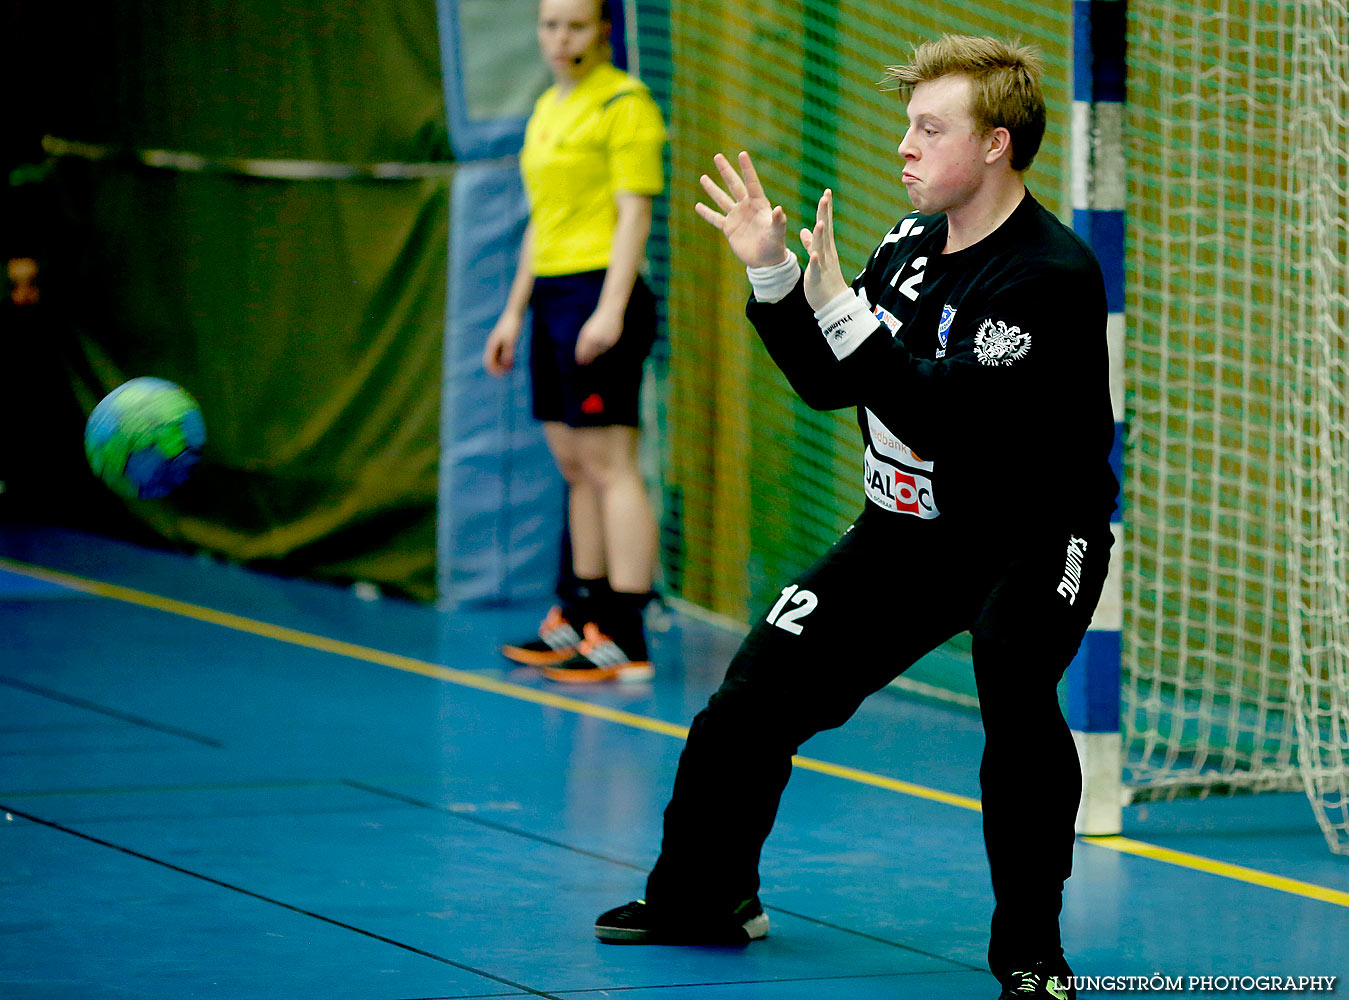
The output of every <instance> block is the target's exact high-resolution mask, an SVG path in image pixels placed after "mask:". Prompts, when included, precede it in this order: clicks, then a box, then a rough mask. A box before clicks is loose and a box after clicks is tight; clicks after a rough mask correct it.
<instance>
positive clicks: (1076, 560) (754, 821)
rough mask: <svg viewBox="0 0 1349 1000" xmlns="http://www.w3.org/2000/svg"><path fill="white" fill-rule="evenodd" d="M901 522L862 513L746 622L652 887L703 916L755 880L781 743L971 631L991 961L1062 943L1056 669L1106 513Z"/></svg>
mask: <svg viewBox="0 0 1349 1000" xmlns="http://www.w3.org/2000/svg"><path fill="white" fill-rule="evenodd" d="M899 520H900V519H899V518H896V517H894V516H885V515H879V516H878V515H876V514H874V513H872V512H868V513H867V514H865V515H863V516H862V517H861V518H859V519H858V522H857V524H856V525H854V527H853V528H851V529H849V531H848V532H846V533H845V534H844V535H843V537H842V538H840V539H839V541H838V542H836V543H835V544H834V546H833V547H832V548H831V549H830V550H829V551H828V552H827V553H826V554H825V555H824V557H823V558H822V559H820V560H819V562H817V563H816V564H815V565H814V566H813V567H812V568H811V569H810V570H808V571H807V572H806V573H805V574H804V575H802V576H801V577H800V579H799V580H796V581H794V582H793V583H792V584H791V585H790V586H789V587H787V588H785V589H784V591H783V594H782V595H781V597H780V599H779V600H778V601H776V602H775V603H774V605H773V607H772V608H770V609H769V610H768V611H767V613H766V614H765V615H763V616H762V617H760V619H759V621H758V622H757V624H755V626H754V628H753V629H752V630H751V631H750V633H749V635H748V636H747V637H746V639H745V641H744V643H743V644H742V645H741V647H740V649H739V651H738V652H737V653H736V655H735V657H734V659H732V661H731V664H730V667H729V669H728V670H727V674H726V679H725V680H724V681H723V683H722V685H721V687H720V689H719V690H718V691H717V692H716V693H715V694H714V695H713V696H712V698H711V699H710V700H709V702H708V704H707V707H706V708H705V709H703V711H702V712H700V713H699V714H698V715H697V716H696V717H695V718H694V720H693V725H692V728H691V731H690V733H689V738H688V742H687V744H686V745H685V748H684V751H683V754H682V755H681V756H680V760H679V769H678V772H677V774H676V776H675V785H674V792H673V795H672V796H671V800H670V803H669V806H668V807H667V808H666V810H665V833H664V840H663V842H662V845H661V854H660V858H659V859H658V860H657V862H656V865H655V867H654V869H653V870H652V872H651V875H650V878H649V879H648V881H647V889H646V898H647V900H648V901H649V902H653V903H657V904H660V905H662V906H667V907H670V908H672V909H676V910H680V911H684V912H687V913H689V914H690V915H697V914H699V913H702V912H713V913H718V912H725V911H727V910H729V909H731V908H733V907H734V906H736V905H737V904H738V903H740V902H741V901H742V900H745V899H748V898H749V897H751V896H753V895H755V893H756V892H757V891H758V887H759V875H758V867H759V852H760V850H761V848H762V846H763V843H764V840H765V838H766V837H767V836H768V833H769V830H770V829H771V828H772V826H773V820H774V818H775V816H776V813H777V808H778V802H779V800H780V798H781V796H782V791H783V789H784V788H785V787H786V784H787V779H788V777H789V776H790V774H791V768H792V765H791V757H792V755H793V754H795V753H796V752H797V750H798V748H799V747H800V746H801V744H802V743H804V742H805V741H806V740H808V739H809V738H810V737H811V736H813V735H814V734H815V733H818V732H820V731H822V730H825V729H832V728H834V727H836V726H840V725H842V724H843V723H844V722H846V721H847V720H848V719H849V718H850V717H851V716H852V714H853V713H854V712H855V711H856V710H857V708H858V706H859V705H860V704H861V703H862V701H863V700H864V699H865V698H866V697H867V696H868V695H869V694H871V693H872V692H874V691H877V690H879V689H880V688H882V687H884V686H885V685H887V684H888V683H889V682H890V681H891V680H893V679H894V678H895V677H897V676H898V675H899V674H901V673H903V672H904V670H906V669H907V668H908V667H909V666H910V665H911V664H912V663H913V662H914V661H915V660H917V659H918V658H919V657H921V656H922V655H923V654H925V653H927V652H928V651H930V650H932V649H933V648H935V647H936V646H938V645H940V644H941V643H942V642H944V641H946V640H947V639H949V638H950V637H952V636H953V635H956V634H957V633H959V632H961V631H965V630H969V631H970V632H971V633H972V635H973V639H974V643H973V659H974V673H975V680H976V683H977V685H978V690H979V699H980V705H981V711H982V714H983V722H984V732H985V735H986V742H985V749H984V756H983V762H982V766H981V767H980V772H979V777H980V784H981V788H982V792H983V807H984V812H983V821H984V839H985V845H986V847H987V850H988V857H989V866H990V870H991V874H992V880H993V890H994V896H995V899H996V903H997V905H996V909H995V912H994V915H993V929H992V935H991V944H990V950H989V961H990V965H991V967H992V969H993V971H994V973H1003V972H1006V971H1009V969H1010V966H1012V965H1018V966H1019V965H1021V963H1028V962H1031V961H1038V960H1040V959H1042V958H1050V957H1055V956H1057V955H1059V954H1061V953H1062V952H1061V947H1060V942H1059V926H1058V917H1059V911H1060V908H1061V906H1062V897H1063V883H1064V880H1065V879H1067V877H1068V875H1069V872H1070V870H1071V867H1072V851H1073V836H1074V835H1073V823H1074V819H1075V817H1076V812H1077V804H1078V799H1079V797H1080V795H1081V782H1082V779H1081V771H1080V767H1079V764H1078V759H1077V752H1076V749H1075V748H1074V745H1073V739H1072V735H1071V734H1070V732H1069V730H1068V726H1067V723H1066V722H1065V721H1064V719H1063V715H1062V713H1061V712H1060V710H1059V703H1058V696H1057V685H1058V681H1059V679H1060V677H1061V676H1062V675H1063V672H1064V670H1065V669H1066V668H1067V666H1068V663H1069V662H1070V661H1071V660H1072V657H1073V655H1074V653H1075V652H1076V651H1077V648H1078V645H1079V644H1080V643H1081V640H1082V637H1083V634H1084V633H1085V631H1086V628H1087V625H1088V623H1089V622H1090V620H1091V614H1092V611H1093V609H1094V608H1095V605H1096V601H1097V599H1098V597H1099V596H1100V591H1101V586H1102V583H1103V582H1104V578H1105V571H1106V566H1107V563H1108V555H1109V549H1110V544H1111V534H1110V531H1109V526H1108V525H1106V524H1104V523H1099V524H1092V525H1090V526H1085V525H1084V526H1078V525H1074V526H1073V527H1074V528H1076V532H1074V531H1073V530H1068V529H1065V530H1062V531H1044V530H1041V531H1037V532H1035V533H1033V534H1030V535H1026V536H1024V537H1020V538H1017V539H1015V540H1014V541H1013V542H1011V543H1007V542H1004V543H1001V544H1000V545H999V546H998V547H996V548H995V547H991V546H990V545H988V543H987V540H986V539H985V538H981V537H970V536H968V535H963V534H962V535H960V536H958V537H957V536H955V535H954V533H951V532H949V531H943V530H937V529H933V528H932V526H931V525H930V524H928V523H915V522H910V521H909V519H907V518H905V519H903V521H904V523H895V522H897V521H899ZM1070 547H1071V548H1072V549H1073V551H1074V553H1075V554H1074V555H1072V556H1070V553H1069V550H1070ZM896 809H897V810H902V809H903V804H902V801H901V800H898V799H897V800H896ZM896 888H897V889H898V888H899V887H896Z"/></svg>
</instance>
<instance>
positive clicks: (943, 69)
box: [885, 35, 1045, 171]
mask: <svg viewBox="0 0 1349 1000" xmlns="http://www.w3.org/2000/svg"><path fill="white" fill-rule="evenodd" d="M953 75H960V76H966V77H969V79H970V82H971V87H970V115H971V117H972V118H973V119H974V130H975V132H976V133H977V134H978V135H987V134H988V133H989V132H991V131H992V130H993V129H995V128H1005V129H1007V131H1008V132H1009V133H1010V134H1011V136H1012V158H1011V167H1012V169H1013V170H1017V171H1021V170H1025V169H1026V168H1027V167H1029V166H1030V165H1031V161H1032V160H1034V159H1035V154H1036V153H1038V152H1039V151H1040V141H1041V140H1042V139H1043V138H1044V134H1045V95H1044V88H1043V86H1042V85H1041V78H1042V77H1043V75H1044V64H1043V63H1042V62H1041V61H1040V56H1039V54H1038V53H1037V52H1036V51H1035V50H1034V49H1033V48H1031V47H1030V46H1028V45H1021V44H1019V43H1016V42H1005V41H1002V40H1000V39H997V38H985V37H977V36H974V35H943V36H942V37H941V38H938V39H934V40H933V41H928V42H923V43H922V44H921V45H919V46H918V47H917V48H915V49H914V50H913V58H912V59H911V60H910V61H909V62H908V63H907V64H906V65H903V66H888V67H886V70H885V76H886V79H887V80H889V81H892V82H893V84H894V85H895V87H896V89H898V90H899V91H900V92H901V93H902V94H903V95H904V96H905V97H907V96H908V95H909V94H911V93H912V92H913V88H914V87H916V86H917V85H918V84H920V83H928V82H930V81H932V80H938V79H940V78H941V77H944V76H953Z"/></svg>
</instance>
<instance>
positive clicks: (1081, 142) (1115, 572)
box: [1067, 0, 1126, 836]
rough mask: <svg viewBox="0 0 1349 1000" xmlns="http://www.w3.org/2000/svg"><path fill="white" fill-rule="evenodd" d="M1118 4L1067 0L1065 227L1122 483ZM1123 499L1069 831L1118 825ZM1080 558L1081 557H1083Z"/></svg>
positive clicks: (1083, 689)
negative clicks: (1081, 282)
mask: <svg viewBox="0 0 1349 1000" xmlns="http://www.w3.org/2000/svg"><path fill="white" fill-rule="evenodd" d="M1125 10H1126V8H1125V0H1075V2H1074V4H1073V111H1072V114H1073V118H1072V174H1071V185H1072V207H1073V228H1074V229H1075V230H1076V231H1077V232H1078V233H1079V234H1080V235H1081V236H1082V237H1083V238H1084V239H1085V240H1086V241H1087V242H1088V244H1090V246H1091V248H1092V250H1093V251H1094V252H1095V254H1096V257H1097V259H1098V260H1099V261H1100V263H1101V270H1102V272H1103V273H1104V275H1105V285H1106V307H1107V310H1108V313H1109V315H1108V319H1107V331H1108V336H1109V341H1110V344H1109V347H1110V405H1111V409H1112V410H1113V411H1114V414H1115V444H1114V447H1112V448H1111V450H1110V465H1111V468H1112V469H1113V470H1114V473H1115V477H1116V479H1118V480H1119V481H1120V482H1121V483H1123V482H1124V471H1123V454H1124V452H1123V442H1124V423H1123V420H1124V346H1125V344H1124V333H1125V321H1124V143H1123V139H1124V134H1123V125H1124V98H1125V59H1124V38H1125ZM1123 503H1124V500H1123V495H1122V494H1121V496H1120V498H1119V506H1117V507H1116V509H1115V512H1114V513H1113V514H1112V515H1111V518H1110V521H1111V523H1110V529H1111V532H1112V533H1113V535H1114V544H1113V545H1112V546H1111V551H1110V568H1109V572H1108V573H1107V575H1106V581H1105V587H1104V589H1103V591H1102V593H1101V600H1100V603H1099V604H1098V605H1097V608H1096V613H1095V615H1094V616H1093V618H1092V622H1091V626H1090V628H1089V629H1088V631H1087V635H1086V637H1085V638H1084V639H1083V641H1082V646H1081V648H1080V649H1079V650H1078V653H1077V656H1076V657H1075V658H1074V659H1073V662H1072V664H1071V665H1070V666H1069V668H1068V672H1067V687H1068V691H1067V694H1068V725H1069V728H1070V729H1072V731H1073V740H1074V742H1076V744H1077V752H1078V757H1079V758H1080V760H1081V762H1082V799H1081V803H1080V805H1079V807H1078V812H1077V832H1078V833H1082V834H1086V835H1089V836H1099V835H1110V834H1118V833H1119V832H1121V830H1122V828H1123V801H1124V800H1123V791H1122V787H1121V775H1122V771H1123V759H1122V737H1121V734H1120V654H1121V643H1120V633H1121V629H1122V628H1123V623H1124V606H1123V596H1124V581H1123V569H1124V545H1123V541H1124V539H1123V531H1122V526H1123V521H1122V516H1123ZM1088 555H1090V553H1088Z"/></svg>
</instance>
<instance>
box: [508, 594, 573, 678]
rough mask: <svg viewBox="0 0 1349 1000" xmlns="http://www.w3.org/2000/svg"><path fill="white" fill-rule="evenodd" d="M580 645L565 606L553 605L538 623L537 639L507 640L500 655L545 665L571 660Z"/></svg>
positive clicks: (523, 661)
mask: <svg viewBox="0 0 1349 1000" xmlns="http://www.w3.org/2000/svg"><path fill="white" fill-rule="evenodd" d="M580 644H581V637H580V635H578V634H577V632H576V629H575V628H573V627H572V624H571V622H569V621H567V619H566V618H565V617H564V616H563V614H562V609H561V608H559V607H553V608H550V609H549V611H548V617H546V618H545V619H544V620H543V621H542V622H540V623H539V634H538V638H536V639H526V640H524V641H523V642H508V643H506V644H505V645H504V646H502V647H501V655H503V656H505V657H506V658H507V659H510V660H514V661H515V662H516V663H523V664H525V665H526V666H530V667H546V666H549V665H550V664H553V663H562V662H563V661H565V660H569V659H571V658H572V657H573V656H575V655H576V647H577V646H579V645H580Z"/></svg>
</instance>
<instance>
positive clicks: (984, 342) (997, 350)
mask: <svg viewBox="0 0 1349 1000" xmlns="http://www.w3.org/2000/svg"><path fill="white" fill-rule="evenodd" d="M1029 353H1030V334H1029V333H1023V332H1022V331H1021V327H1019V326H1008V325H1007V324H1006V323H1004V322H1003V321H1002V320H1000V319H999V320H992V319H986V320H984V321H983V322H982V323H980V324H979V332H978V333H976V334H975V335H974V356H975V357H976V358H978V359H979V363H980V364H981V365H1010V364H1011V363H1012V362H1013V361H1020V360H1021V359H1022V358H1024V357H1025V356H1026V355H1027V354H1029Z"/></svg>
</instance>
